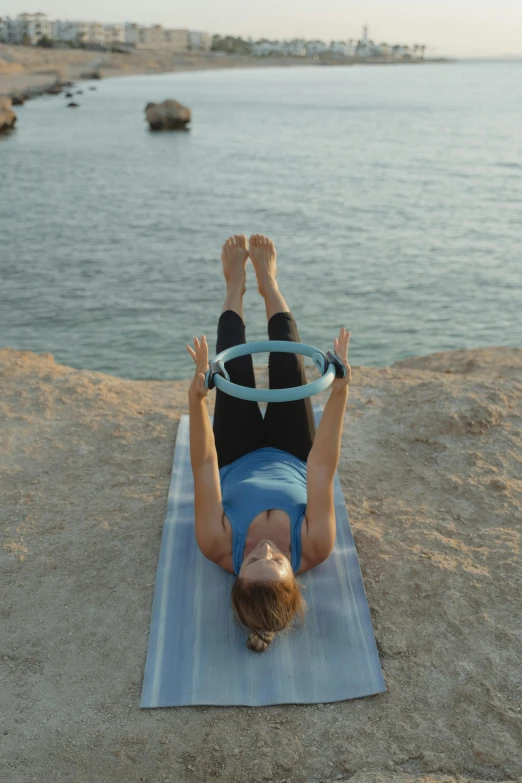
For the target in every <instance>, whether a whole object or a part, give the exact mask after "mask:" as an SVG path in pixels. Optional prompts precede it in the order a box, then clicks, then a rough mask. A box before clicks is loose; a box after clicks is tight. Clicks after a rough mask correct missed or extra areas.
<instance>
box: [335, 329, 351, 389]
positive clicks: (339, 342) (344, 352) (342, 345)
mask: <svg viewBox="0 0 522 783" xmlns="http://www.w3.org/2000/svg"><path fill="white" fill-rule="evenodd" d="M349 343H350V332H347V331H346V329H345V328H344V326H343V328H342V329H341V331H340V332H339V337H336V338H335V339H334V352H335V354H336V356H337V357H338V358H339V359H340V360H341V361H342V363H343V364H344V366H345V367H346V375H345V376H344V378H334V379H333V381H332V391H334V392H338V391H342V390H343V389H345V388H346V386H348V384H349V383H350V381H351V380H352V368H351V367H350V365H349V364H348V345H349Z"/></svg>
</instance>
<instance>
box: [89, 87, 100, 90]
mask: <svg viewBox="0 0 522 783" xmlns="http://www.w3.org/2000/svg"><path fill="white" fill-rule="evenodd" d="M97 89H98V88H97V87H89V90H97Z"/></svg>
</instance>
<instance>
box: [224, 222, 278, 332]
mask: <svg viewBox="0 0 522 783" xmlns="http://www.w3.org/2000/svg"><path fill="white" fill-rule="evenodd" d="M247 244H248V247H247ZM249 255H250V258H251V260H252V264H253V266H254V269H255V273H256V277H257V288H258V291H259V293H260V294H261V296H262V297H263V299H264V300H265V308H266V320H267V321H269V320H270V319H271V317H272V316H273V315H275V314H276V313H287V312H289V311H290V308H289V306H288V304H287V302H286V300H285V298H284V297H283V295H282V294H281V292H280V291H279V286H278V284H277V279H276V275H277V263H276V250H275V247H274V244H273V242H272V240H271V239H269V238H268V237H264V236H262V235H261V234H252V236H251V237H250V240H249V241H248V243H247V239H246V237H245V236H244V235H243V234H234V236H231V237H230V238H229V239H227V241H226V242H225V244H224V245H223V248H222V250H221V262H222V264H223V274H224V276H225V281H226V286H227V293H226V296H225V301H224V303H223V309H222V310H221V312H222V313H224V312H225V311H226V310H233V311H234V312H235V313H237V314H238V315H239V316H240V318H241V319H242V321H243V322H244V320H245V318H244V312H243V296H244V293H245V291H246V262H247V258H248V256H249Z"/></svg>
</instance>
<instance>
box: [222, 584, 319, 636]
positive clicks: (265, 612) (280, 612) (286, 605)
mask: <svg viewBox="0 0 522 783" xmlns="http://www.w3.org/2000/svg"><path fill="white" fill-rule="evenodd" d="M302 589H306V587H305V586H304V585H300V584H299V583H298V582H296V580H295V577H292V578H290V579H285V580H284V581H260V580H249V579H244V578H243V577H240V576H238V578H237V579H236V581H235V582H234V584H233V586H232V592H231V594H230V603H231V605H232V611H233V612H234V615H235V617H236V618H237V620H239V622H240V623H241V624H242V625H244V626H245V627H246V628H249V629H250V631H251V633H250V636H249V637H248V639H247V642H246V646H247V647H248V649H249V650H253V651H254V652H263V651H264V650H266V649H267V647H269V646H270V644H271V643H272V640H273V639H274V637H275V635H276V633H277V632H278V631H282V630H284V629H285V628H289V627H290V626H291V623H292V619H293V618H294V616H295V615H296V614H299V615H300V617H301V619H304V614H305V610H306V608H307V607H306V602H305V600H304V598H303V596H302V595H301V590H302Z"/></svg>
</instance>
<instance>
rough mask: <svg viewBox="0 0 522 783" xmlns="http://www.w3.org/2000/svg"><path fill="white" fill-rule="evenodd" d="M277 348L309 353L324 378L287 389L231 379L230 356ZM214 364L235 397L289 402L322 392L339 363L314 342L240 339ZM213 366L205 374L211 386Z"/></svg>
mask: <svg viewBox="0 0 522 783" xmlns="http://www.w3.org/2000/svg"><path fill="white" fill-rule="evenodd" d="M271 351H276V352H279V353H297V354H302V355H303V356H309V357H311V358H312V359H313V361H314V364H315V366H316V367H317V369H318V370H319V372H322V373H323V375H322V377H321V378H318V379H317V380H316V381H312V383H306V384H305V385H304V386H291V387H289V388H287V389H252V388H250V387H248V386H239V385H238V384H237V383H232V382H231V380H230V376H229V374H228V373H227V371H226V370H225V367H224V365H225V362H228V361H230V360H231V359H237V357H238V356H246V355H247V354H249V353H270V352H271ZM213 364H217V365H219V367H220V369H221V370H223V372H224V374H225V375H226V378H223V377H222V376H221V375H218V374H216V375H214V384H215V385H216V387H217V388H218V389H221V391H224V392H226V394H230V395H232V396H233V397H239V399H241V400H252V401H254V402H290V401H291V400H303V399H305V398H306V397H311V396H312V395H313V394H319V393H320V392H322V391H324V390H325V389H327V388H328V387H329V386H330V384H331V383H332V381H333V379H334V378H335V377H336V367H335V364H333V362H328V359H327V357H326V354H324V353H323V352H322V351H320V350H319V349H318V348H314V347H313V345H306V343H294V342H290V341H289V340H259V341H257V342H251V343H241V344H239V345H234V346H232V347H231V348H227V349H226V350H225V351H221V353H219V354H218V355H217V356H216V358H215V359H214V362H213ZM343 369H344V373H346V369H345V368H343ZM209 376H210V370H208V371H207V373H206V375H205V386H206V387H207V389H208V381H209Z"/></svg>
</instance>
